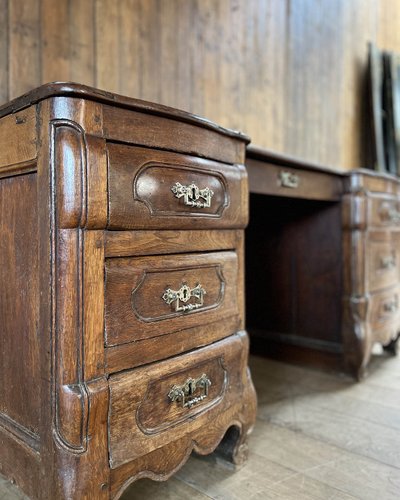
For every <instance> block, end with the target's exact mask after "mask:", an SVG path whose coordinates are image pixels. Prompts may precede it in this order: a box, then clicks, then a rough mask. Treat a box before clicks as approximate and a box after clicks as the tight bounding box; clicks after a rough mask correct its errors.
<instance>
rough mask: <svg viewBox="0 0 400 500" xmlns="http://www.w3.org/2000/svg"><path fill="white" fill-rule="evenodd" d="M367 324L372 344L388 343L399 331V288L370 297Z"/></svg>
mask: <svg viewBox="0 0 400 500" xmlns="http://www.w3.org/2000/svg"><path fill="white" fill-rule="evenodd" d="M369 324H370V327H371V330H372V338H373V341H374V342H380V343H383V344H385V343H388V342H389V341H390V340H391V339H392V338H394V337H395V336H396V334H397V332H398V331H399V330H400V328H399V327H400V288H399V287H397V286H396V287H393V288H390V289H389V290H385V291H384V292H379V293H376V294H372V295H371V308H370V315H369Z"/></svg>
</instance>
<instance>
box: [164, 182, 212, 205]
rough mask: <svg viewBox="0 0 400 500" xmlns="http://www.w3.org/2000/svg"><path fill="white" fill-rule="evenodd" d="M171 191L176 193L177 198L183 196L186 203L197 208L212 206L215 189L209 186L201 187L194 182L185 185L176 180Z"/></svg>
mask: <svg viewBox="0 0 400 500" xmlns="http://www.w3.org/2000/svg"><path fill="white" fill-rule="evenodd" d="M171 191H172V192H173V193H174V195H175V198H182V197H183V201H184V204H185V205H187V206H189V207H195V208H210V207H211V198H212V197H213V196H214V191H212V190H211V189H210V188H209V187H205V188H204V189H199V188H198V187H197V186H196V184H195V183H194V182H192V184H189V185H188V186H183V185H182V184H181V183H180V182H175V184H174V185H173V186H172V188H171ZM201 200H203V201H201Z"/></svg>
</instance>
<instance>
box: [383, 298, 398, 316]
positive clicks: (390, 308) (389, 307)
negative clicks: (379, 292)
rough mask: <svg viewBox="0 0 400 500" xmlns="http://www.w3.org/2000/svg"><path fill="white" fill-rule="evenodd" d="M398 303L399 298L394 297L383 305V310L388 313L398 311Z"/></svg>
mask: <svg viewBox="0 0 400 500" xmlns="http://www.w3.org/2000/svg"><path fill="white" fill-rule="evenodd" d="M397 308H398V304H397V299H393V300H391V301H390V302H386V303H385V304H384V305H383V310H384V311H385V312H388V313H393V312H395V311H397Z"/></svg>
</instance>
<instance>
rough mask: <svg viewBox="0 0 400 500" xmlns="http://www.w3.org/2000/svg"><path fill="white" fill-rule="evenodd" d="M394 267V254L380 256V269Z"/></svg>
mask: <svg viewBox="0 0 400 500" xmlns="http://www.w3.org/2000/svg"><path fill="white" fill-rule="evenodd" d="M393 267H396V256H395V255H388V256H386V257H381V269H392V268H393Z"/></svg>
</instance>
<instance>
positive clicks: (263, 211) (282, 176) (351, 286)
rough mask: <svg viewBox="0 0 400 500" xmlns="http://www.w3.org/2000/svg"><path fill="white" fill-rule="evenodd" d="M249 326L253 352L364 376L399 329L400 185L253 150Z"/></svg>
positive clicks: (359, 172) (381, 177)
mask: <svg viewBox="0 0 400 500" xmlns="http://www.w3.org/2000/svg"><path fill="white" fill-rule="evenodd" d="M246 165H247V168H248V172H249V184H250V192H251V195H250V225H249V227H248V229H247V231H246V259H247V260H246V276H247V282H246V296H247V323H248V328H249V331H250V333H251V335H252V346H253V349H254V351H255V352H260V351H265V352H267V353H268V354H270V355H273V356H276V357H278V358H280V359H283V360H289V359H292V360H294V361H300V362H306V363H309V364H312V365H314V366H319V367H325V368H330V369H335V370H345V371H347V372H349V373H351V374H352V375H353V376H355V377H356V378H362V377H363V375H364V373H365V369H366V366H367V364H368V361H369V359H370V355H371V349H372V346H373V344H374V343H375V342H379V343H381V344H383V345H384V346H386V347H387V348H388V349H389V350H392V351H395V346H396V342H395V341H396V339H397V333H398V331H399V330H400V309H399V308H400V303H399V295H398V294H399V285H400V268H399V265H400V264H399V260H400V257H399V248H400V241H399V234H400V233H399V228H400V212H399V186H400V183H399V181H398V180H397V179H396V178H394V177H392V176H389V175H379V174H376V173H374V172H371V171H367V170H357V171H353V172H349V173H346V174H345V173H342V174H341V173H339V172H336V171H331V170H328V169H326V168H323V167H318V166H314V165H308V164H306V163H302V162H299V161H297V160H294V159H292V158H286V157H281V156H278V155H274V154H271V153H268V152H266V151H260V150H257V149H254V148H250V149H249V150H248V157H247V162H246Z"/></svg>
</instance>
